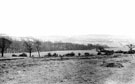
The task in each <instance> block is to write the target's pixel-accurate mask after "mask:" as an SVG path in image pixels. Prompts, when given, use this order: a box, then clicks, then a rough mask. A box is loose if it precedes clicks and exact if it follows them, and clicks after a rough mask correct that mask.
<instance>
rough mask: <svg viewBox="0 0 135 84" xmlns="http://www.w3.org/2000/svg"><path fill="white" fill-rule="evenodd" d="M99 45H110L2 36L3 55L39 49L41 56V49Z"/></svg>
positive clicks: (0, 44)
mask: <svg viewBox="0 0 135 84" xmlns="http://www.w3.org/2000/svg"><path fill="white" fill-rule="evenodd" d="M98 47H104V48H106V47H108V46H105V45H93V44H88V45H83V44H75V43H63V42H49V41H47V42H43V41H40V40H38V39H34V38H25V39H22V40H13V39H11V38H10V37H7V36H6V37H0V51H1V56H2V57H3V56H4V52H9V53H18V52H29V56H30V57H31V53H32V52H35V51H37V52H38V55H39V57H40V51H55V50H90V49H94V48H98Z"/></svg>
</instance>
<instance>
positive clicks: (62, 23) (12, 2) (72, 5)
mask: <svg viewBox="0 0 135 84" xmlns="http://www.w3.org/2000/svg"><path fill="white" fill-rule="evenodd" d="M0 33H4V34H7V35H11V36H48V35H59V36H72V35H87V34H110V35H126V36H129V37H135V0H0Z"/></svg>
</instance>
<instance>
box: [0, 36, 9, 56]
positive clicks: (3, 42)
mask: <svg viewBox="0 0 135 84" xmlns="http://www.w3.org/2000/svg"><path fill="white" fill-rule="evenodd" d="M11 43H12V41H11V40H9V39H7V38H5V37H0V52H1V56H2V57H3V56H4V52H5V51H6V50H7V48H9V47H10V44H11Z"/></svg>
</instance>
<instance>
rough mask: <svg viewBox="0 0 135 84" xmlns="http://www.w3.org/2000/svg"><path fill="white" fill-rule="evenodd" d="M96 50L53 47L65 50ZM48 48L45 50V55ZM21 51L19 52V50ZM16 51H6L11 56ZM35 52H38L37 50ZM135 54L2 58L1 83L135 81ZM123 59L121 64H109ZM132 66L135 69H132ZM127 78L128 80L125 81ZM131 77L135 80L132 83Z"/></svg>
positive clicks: (117, 83)
mask: <svg viewBox="0 0 135 84" xmlns="http://www.w3.org/2000/svg"><path fill="white" fill-rule="evenodd" d="M70 52H75V53H76V54H78V53H81V54H83V53H85V52H89V53H92V54H96V52H95V51H53V52H50V53H58V54H65V53H70ZM47 53H48V52H42V56H44V55H45V54H47ZM18 54H19V53H18ZM10 55H12V54H11V53H8V54H6V56H7V57H9V56H10ZM33 55H35V56H37V55H36V53H33ZM134 60H135V58H134V55H128V54H125V55H120V54H117V55H112V56H105V55H94V56H93V57H90V58H88V57H83V58H78V57H68V58H67V57H64V58H63V59H62V60H61V59H60V57H56V58H55V57H53V58H29V57H27V58H24V59H14V60H3V61H2V60H1V61H0V84H134V83H135V82H134V79H133V78H134V77H135V75H134V70H135V69H134V66H135V61H134ZM109 63H116V64H117V63H119V64H121V65H122V66H123V67H119V66H110V67H108V66H106V65H107V64H109ZM129 69H131V70H129ZM124 80H126V81H124ZM130 81H132V82H134V83H129V82H130Z"/></svg>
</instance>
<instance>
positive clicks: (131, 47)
mask: <svg viewBox="0 0 135 84" xmlns="http://www.w3.org/2000/svg"><path fill="white" fill-rule="evenodd" d="M127 46H128V48H129V51H133V48H135V45H133V44H129V45H127Z"/></svg>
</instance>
